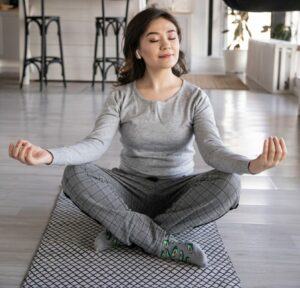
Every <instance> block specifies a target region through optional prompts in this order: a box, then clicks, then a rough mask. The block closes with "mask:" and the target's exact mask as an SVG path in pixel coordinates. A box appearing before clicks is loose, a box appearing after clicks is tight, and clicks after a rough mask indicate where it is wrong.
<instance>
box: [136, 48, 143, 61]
mask: <svg viewBox="0 0 300 288" xmlns="http://www.w3.org/2000/svg"><path fill="white" fill-rule="evenodd" d="M135 57H136V58H137V59H139V60H140V59H142V56H141V55H140V53H139V50H136V51H135Z"/></svg>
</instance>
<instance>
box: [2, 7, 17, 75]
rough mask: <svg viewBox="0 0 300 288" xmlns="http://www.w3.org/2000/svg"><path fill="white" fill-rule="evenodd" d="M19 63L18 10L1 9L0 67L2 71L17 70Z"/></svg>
mask: <svg viewBox="0 0 300 288" xmlns="http://www.w3.org/2000/svg"><path fill="white" fill-rule="evenodd" d="M18 65H19V22H18V10H9V11H0V69H1V71H17V69H18Z"/></svg>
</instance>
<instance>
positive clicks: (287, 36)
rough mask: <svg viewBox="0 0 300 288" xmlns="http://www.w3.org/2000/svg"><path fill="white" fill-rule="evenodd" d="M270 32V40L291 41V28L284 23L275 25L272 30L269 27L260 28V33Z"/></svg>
mask: <svg viewBox="0 0 300 288" xmlns="http://www.w3.org/2000/svg"><path fill="white" fill-rule="evenodd" d="M268 31H271V38H272V39H277V40H284V41H291V39H292V29H291V26H288V25H285V24H284V23H279V24H277V25H276V26H275V27H274V28H273V29H272V27H271V26H269V25H265V26H263V27H262V31H261V32H262V33H265V32H268Z"/></svg>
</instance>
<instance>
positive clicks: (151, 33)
mask: <svg viewBox="0 0 300 288" xmlns="http://www.w3.org/2000/svg"><path fill="white" fill-rule="evenodd" d="M171 32H177V31H176V30H175V29H171V30H168V31H167V33H171ZM149 35H159V33H158V32H149V33H147V35H146V37H148V36H149Z"/></svg>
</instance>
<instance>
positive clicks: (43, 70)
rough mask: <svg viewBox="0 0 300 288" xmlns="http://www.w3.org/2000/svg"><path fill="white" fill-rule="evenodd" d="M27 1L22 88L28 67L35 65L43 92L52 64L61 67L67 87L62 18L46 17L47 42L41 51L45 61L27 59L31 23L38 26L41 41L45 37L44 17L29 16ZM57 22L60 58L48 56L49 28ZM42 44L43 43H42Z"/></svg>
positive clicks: (40, 58)
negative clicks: (43, 84) (43, 85)
mask: <svg viewBox="0 0 300 288" xmlns="http://www.w3.org/2000/svg"><path fill="white" fill-rule="evenodd" d="M25 2H26V1H25V0H23V11H24V29H25V45H24V60H23V72H22V79H21V83H20V87H21V88H22V87H23V82H24V78H25V72H26V67H27V66H28V65H31V64H33V65H34V66H35V67H36V68H37V70H38V72H39V80H40V89H41V90H42V82H43V81H45V84H46V85H47V73H48V68H49V65H50V64H54V63H57V64H60V65H61V75H62V78H63V83H64V87H67V83H66V78H65V66H64V58H63V47H62V38H61V27H60V17H59V16H45V17H44V19H45V28H44V31H45V36H44V37H45V40H44V45H41V50H42V49H43V46H44V51H41V55H44V57H45V58H44V61H43V59H42V56H36V57H30V58H28V57H27V52H28V38H29V28H30V24H31V23H35V24H37V26H38V28H39V30H40V35H41V40H42V36H43V34H42V33H43V26H42V17H41V16H28V13H27V8H26V3H25ZM53 22H55V23H56V25H57V35H58V42H59V50H60V57H58V56H48V55H47V42H46V39H47V37H46V36H47V31H48V28H49V25H50V24H51V23H53ZM41 42H42V41H41ZM43 62H44V67H42V63H43Z"/></svg>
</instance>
